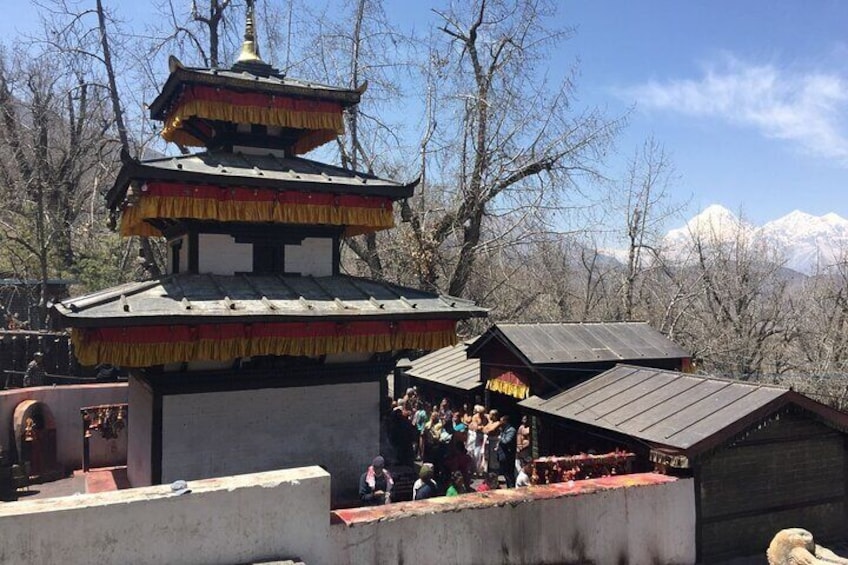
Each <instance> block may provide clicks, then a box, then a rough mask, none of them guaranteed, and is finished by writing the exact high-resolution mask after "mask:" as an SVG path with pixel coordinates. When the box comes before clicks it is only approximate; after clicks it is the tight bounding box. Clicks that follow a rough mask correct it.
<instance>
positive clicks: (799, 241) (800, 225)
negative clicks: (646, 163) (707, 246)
mask: <svg viewBox="0 0 848 565" xmlns="http://www.w3.org/2000/svg"><path fill="white" fill-rule="evenodd" d="M694 236H701V237H705V238H709V241H711V242H714V243H729V242H733V241H736V240H738V238H740V237H743V238H745V240H747V241H750V242H754V241H761V242H764V243H766V244H767V245H769V246H770V247H772V248H774V249H775V251H777V252H778V253H779V254H780V255H782V256H783V257H785V260H786V262H785V266H786V267H787V268H789V269H792V270H795V271H799V272H801V273H804V274H811V273H814V272H816V271H817V270H822V269H826V268H828V267H829V266H832V265H833V264H835V263H836V262H838V261H840V260H842V259H843V258H845V257H844V255H846V253H848V220H846V219H845V218H843V217H842V216H839V215H838V214H836V213H835V212H828V213H827V214H823V215H821V216H815V215H813V214H809V213H807V212H804V211H802V210H798V209H796V210H793V211H791V212H789V213H788V214H786V215H784V216H781V217H780V218H777V219H775V220H771V221H769V222H766V223H765V224H763V225H762V226H754V225H752V224H750V223H748V222H747V221H745V220H744V218H740V217H739V216H737V215H736V214H734V213H733V212H731V211H730V210H728V209H727V208H725V207H724V206H722V205H720V204H711V205H710V206H707V207H706V208H704V209H703V210H702V211H701V212H699V213H698V214H696V215H695V216H693V217H692V218H691V219H689V220H688V221H687V222H686V223H685V224H684V225H683V226H682V227H679V228H674V229H671V230H669V231H668V232H667V233H666V235H665V236H664V237H663V241H662V243H663V248H664V249H665V250H666V253H667V254H668V255H669V257H671V258H672V259H676V260H684V258H685V257H687V256H691V252H692V241H693V237H694Z"/></svg>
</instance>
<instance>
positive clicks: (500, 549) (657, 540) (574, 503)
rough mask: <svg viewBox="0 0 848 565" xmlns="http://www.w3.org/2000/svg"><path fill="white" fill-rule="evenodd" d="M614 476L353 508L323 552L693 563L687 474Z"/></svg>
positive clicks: (338, 560)
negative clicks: (560, 491)
mask: <svg viewBox="0 0 848 565" xmlns="http://www.w3.org/2000/svg"><path fill="white" fill-rule="evenodd" d="M653 476H654V477H655V475H653ZM632 477H652V475H633V476H632ZM617 479H624V480H622V481H621V483H620V485H621V486H618V487H617V488H603V487H602V488H600V489H599V490H594V489H593V488H592V487H591V486H589V488H585V489H584V488H582V485H581V483H584V484H585V483H594V482H595V481H578V482H577V483H576V485H577V486H575V490H576V491H577V492H575V494H573V495H559V496H556V495H555V494H549V493H550V491H548V493H546V492H545V491H546V490H548V488H549V487H531V488H530V489H510V490H502V491H495V493H493V494H492V493H475V494H469V495H465V496H459V497H454V498H444V497H442V498H435V499H430V500H427V501H421V502H416V503H401V504H395V505H390V506H387V507H382V508H381V509H376V508H375V509H370V510H365V509H363V511H358V510H354V511H352V512H349V513H348V516H349V515H350V514H353V515H356V514H361V516H359V517H354V518H353V519H352V520H349V521H348V522H347V523H341V524H334V525H333V526H332V529H331V535H332V540H333V546H334V547H335V548H336V551H337V553H336V554H335V555H333V556H331V557H330V559H328V560H326V561H324V562H325V563H334V564H337V565H353V564H357V565H358V564H364V563H375V564H376V563H451V564H452V565H462V564H474V563H502V564H512V563H515V564H525V563H598V564H610V565H612V564H615V563H627V564H628V565H642V564H644V565H654V564H659V563H662V564H664V565H671V564H685V563H694V562H695V495H694V483H693V480H692V479H679V480H672V481H671V482H663V483H658V484H644V485H638V486H635V485H634V486H623V485H626V484H627V483H626V479H625V477H623V476H622V477H618V478H617ZM602 481H603V479H601V480H598V482H602ZM543 493H544V494H543ZM540 495H541V496H540ZM391 506H394V507H396V508H395V509H392V510H391V511H389V512H383V511H382V509H386V510H388V509H389V508H390V507H391ZM338 514H341V515H345V511H338Z"/></svg>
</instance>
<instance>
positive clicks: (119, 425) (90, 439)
mask: <svg viewBox="0 0 848 565" xmlns="http://www.w3.org/2000/svg"><path fill="white" fill-rule="evenodd" d="M128 410H129V405H128V404H103V405H100V406H86V407H84V408H80V416H81V417H82V433H83V439H82V470H83V471H86V472H87V471H89V470H90V469H91V467H103V466H114V465H116V464H122V465H123V464H126V434H125V433H124V429H125V428H126V426H127V412H128ZM119 439H121V440H123V442H122V445H119V441H118V440H119ZM92 443H94V450H92ZM121 448H123V449H121ZM92 451H94V458H93V463H92ZM115 459H118V460H115Z"/></svg>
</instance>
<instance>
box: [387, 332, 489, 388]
mask: <svg viewBox="0 0 848 565" xmlns="http://www.w3.org/2000/svg"><path fill="white" fill-rule="evenodd" d="M475 339H477V338H472V339H468V340H466V341H464V342H462V343H458V344H456V345H452V346H448V347H443V348H441V349H439V350H437V351H433V352H432V353H428V354H427V355H424V356H422V357H419V358H418V359H415V360H414V361H411V362H409V363H408V364H407V366H406V367H404V368H403V369H402V372H403V374H404V375H405V376H406V377H407V380H408V383H407V384H408V385H413V384H414V385H421V388H422V391H429V392H430V393H431V395H435V394H439V395H447V396H453V397H455V398H456V397H458V398H461V399H462V400H463V401H464V402H469V403H470V402H472V401H473V400H474V397H475V396H482V393H483V381H481V380H480V360H479V359H471V358H469V357H468V355H467V352H468V348H469V346H470V345H471V344H472V343H474V340H475ZM396 390H400V387H397V388H396ZM425 396H426V394H425Z"/></svg>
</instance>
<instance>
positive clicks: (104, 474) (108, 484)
mask: <svg viewBox="0 0 848 565" xmlns="http://www.w3.org/2000/svg"><path fill="white" fill-rule="evenodd" d="M77 473H82V471H74V475H76V474H77ZM84 475H85V492H87V493H89V494H91V493H96V492H109V491H113V490H122V489H125V488H130V483H129V481H128V480H127V468H126V467H103V468H101V469H91V470H89V472H88V473H85V474H84Z"/></svg>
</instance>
